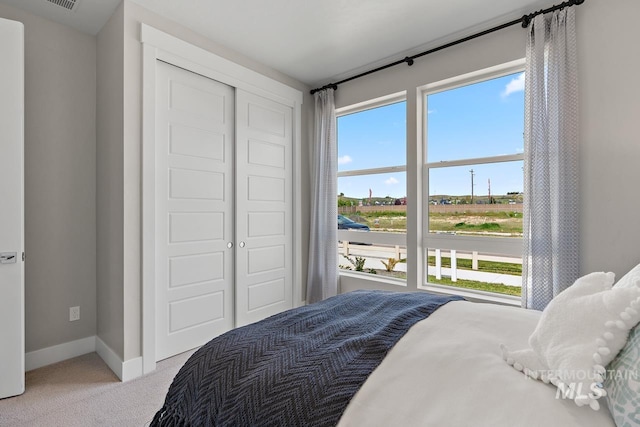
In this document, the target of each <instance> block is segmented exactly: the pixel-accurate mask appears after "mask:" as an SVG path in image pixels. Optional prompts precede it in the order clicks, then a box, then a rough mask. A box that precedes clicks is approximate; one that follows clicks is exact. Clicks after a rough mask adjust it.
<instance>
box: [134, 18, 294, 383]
mask: <svg viewBox="0 0 640 427" xmlns="http://www.w3.org/2000/svg"><path fill="white" fill-rule="evenodd" d="M140 40H141V42H142V52H143V63H142V79H143V83H142V88H143V89H142V371H143V374H146V373H148V372H151V371H153V370H155V368H156V354H155V353H156V350H155V346H156V343H155V270H156V264H155V262H156V259H155V246H156V242H155V204H156V200H155V191H156V188H155V182H154V177H155V154H156V153H155V108H156V99H155V91H156V63H157V61H163V62H166V63H169V64H171V65H174V66H176V67H180V68H184V69H186V70H189V71H192V72H194V73H197V74H201V75H203V76H205V77H208V78H210V79H213V80H217V81H219V82H221V83H224V84H227V85H229V86H232V87H235V88H237V89H242V90H245V91H247V92H250V93H253V94H256V95H259V96H262V97H265V98H268V99H271V100H273V101H275V102H278V103H280V104H284V105H287V106H290V107H291V108H292V111H293V129H292V134H293V156H294V161H293V182H294V189H293V199H294V200H293V230H294V233H293V234H294V236H293V254H294V258H293V260H292V261H293V304H294V306H299V305H301V304H302V289H301V286H302V283H303V280H302V274H301V271H302V258H301V255H300V254H301V253H302V247H301V246H302V239H301V233H300V230H301V224H302V217H301V207H302V205H301V197H302V189H301V187H300V184H299V183H300V182H301V181H302V179H301V178H302V173H301V167H300V166H301V155H300V151H301V150H300V141H301V130H300V127H301V105H302V99H303V98H302V92H301V91H299V90H297V89H294V88H292V87H290V86H287V85H285V84H283V83H281V82H278V81H276V80H274V79H271V78H270V77H267V76H265V75H263V74H260V73H258V72H256V71H253V70H251V69H248V68H246V67H243V66H241V65H239V64H237V63H235V62H232V61H230V60H228V59H225V58H223V57H221V56H218V55H216V54H214V53H212V52H209V51H207V50H205V49H202V48H200V47H197V46H195V45H192V44H190V43H188V42H185V41H183V40H180V39H179V38H177V37H174V36H172V35H170V34H167V33H164V32H162V31H160V30H158V29H156V28H153V27H151V26H148V25H146V24H141V28H140Z"/></svg>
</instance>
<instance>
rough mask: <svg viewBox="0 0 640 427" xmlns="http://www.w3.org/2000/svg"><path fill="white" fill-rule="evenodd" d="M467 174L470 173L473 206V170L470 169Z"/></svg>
mask: <svg viewBox="0 0 640 427" xmlns="http://www.w3.org/2000/svg"><path fill="white" fill-rule="evenodd" d="M469 172H470V173H471V204H473V176H474V175H475V174H474V173H473V169H471V170H470V171H469Z"/></svg>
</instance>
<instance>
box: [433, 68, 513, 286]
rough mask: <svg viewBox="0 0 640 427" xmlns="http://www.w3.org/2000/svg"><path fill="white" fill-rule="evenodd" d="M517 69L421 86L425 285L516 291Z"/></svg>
mask: <svg viewBox="0 0 640 427" xmlns="http://www.w3.org/2000/svg"><path fill="white" fill-rule="evenodd" d="M514 71H516V70H514V69H509V70H508V71H505V70H502V71H498V72H496V71H492V72H491V73H485V74H484V75H477V74H475V75H473V76H468V77H463V78H460V79H453V80H449V81H447V82H443V83H436V84H433V85H428V86H427V87H425V91H424V99H423V102H424V110H423V111H424V112H425V114H424V116H425V117H424V129H425V131H424V135H425V150H424V152H425V157H426V158H425V161H424V166H423V179H424V185H423V192H424V194H423V195H422V199H423V200H422V203H423V214H424V215H425V218H424V219H423V238H424V241H423V248H425V249H424V251H423V252H424V266H425V268H424V269H423V270H424V272H425V274H424V276H425V277H424V281H423V286H431V285H436V286H455V287H462V288H472V289H475V290H481V291H487V292H498V293H503V294H507V295H520V290H521V288H520V286H521V275H522V261H521V246H522V198H523V193H522V192H523V163H524V154H523V152H524V141H523V134H524V73H523V72H522V71H517V72H514ZM505 73H507V74H506V75H505Z"/></svg>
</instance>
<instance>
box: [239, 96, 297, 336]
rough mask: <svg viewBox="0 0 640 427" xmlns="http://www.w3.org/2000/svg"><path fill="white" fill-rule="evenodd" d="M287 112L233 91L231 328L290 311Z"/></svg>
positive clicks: (289, 136)
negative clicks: (233, 300) (233, 319)
mask: <svg viewBox="0 0 640 427" xmlns="http://www.w3.org/2000/svg"><path fill="white" fill-rule="evenodd" d="M291 120H292V108H291V107H288V106H286V105H282V104H279V103H277V102H274V101H272V100H269V99H266V98H262V97H260V96H257V95H254V94H251V93H248V92H245V91H242V90H239V89H237V90H236V244H237V249H236V304H235V306H236V326H243V325H246V324H249V323H252V322H255V321H258V320H260V319H263V318H265V317H267V316H270V315H273V314H276V313H279V312H281V311H283V310H286V309H289V308H292V306H293V294H292V278H293V266H292V262H293V254H292V246H293V238H292V235H293V217H292V213H293V207H292V206H293V200H292V196H293V182H292V172H293V153H292V149H293V147H292V141H293V138H292V132H293V127H292V121H291Z"/></svg>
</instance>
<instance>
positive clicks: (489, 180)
mask: <svg viewBox="0 0 640 427" xmlns="http://www.w3.org/2000/svg"><path fill="white" fill-rule="evenodd" d="M487 181H488V182H489V204H491V203H492V202H491V178H489V179H488V180H487Z"/></svg>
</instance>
